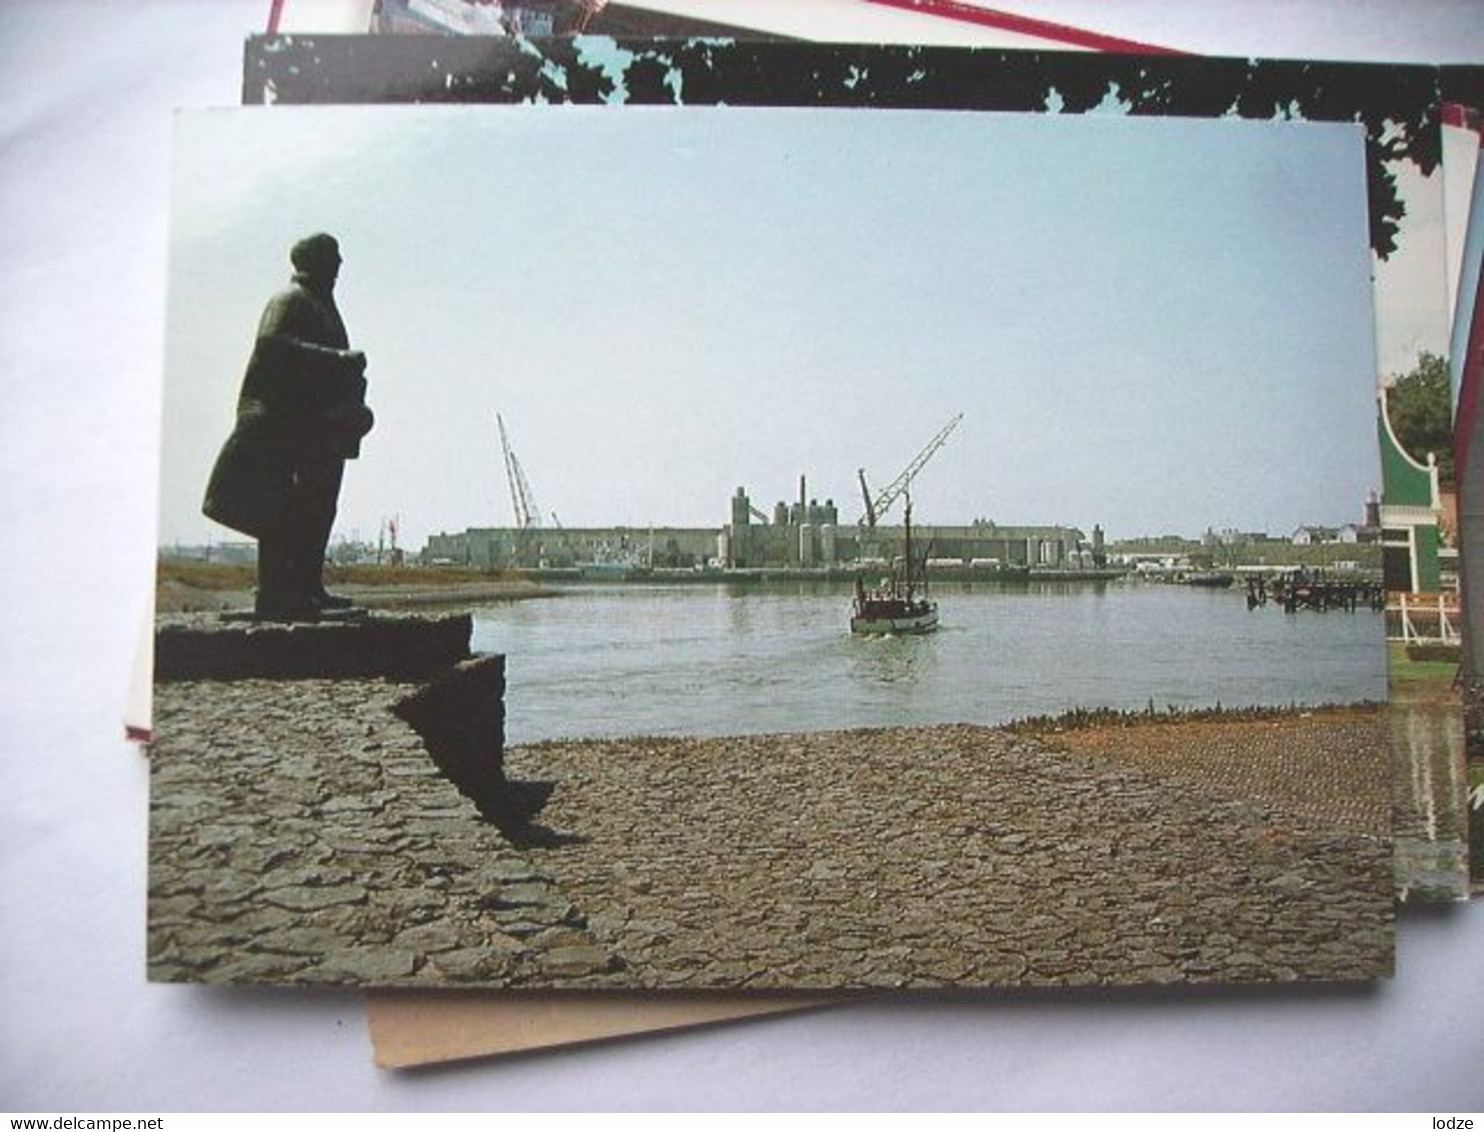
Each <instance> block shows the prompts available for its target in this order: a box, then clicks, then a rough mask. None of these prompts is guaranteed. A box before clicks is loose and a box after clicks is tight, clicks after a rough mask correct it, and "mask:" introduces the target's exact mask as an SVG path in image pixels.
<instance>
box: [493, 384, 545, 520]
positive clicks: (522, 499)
mask: <svg viewBox="0 0 1484 1132" xmlns="http://www.w3.org/2000/svg"><path fill="white" fill-rule="evenodd" d="M495 423H496V424H497V425H499V426H500V448H501V449H502V450H503V451H504V453H505V475H506V478H508V479H509V480H510V503H511V506H513V507H514V509H515V525H516V526H517V527H519V528H520V529H521V530H523V531H528V530H530V529H531V528H532V527H539V526H540V525H541V510H540V508H538V507H537V506H536V497H535V495H534V493H533V492H532V491H531V485H530V483H529V482H527V480H526V473H525V470H524V469H523V468H522V467H521V466H520V461H519V460H518V459H516V456H515V452H514V451H513V450H512V449H511V447H510V438H509V437H508V436H506V435H505V419H504V418H503V417H501V416H500V414H499V413H496V414H495Z"/></svg>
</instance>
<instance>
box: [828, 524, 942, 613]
mask: <svg viewBox="0 0 1484 1132" xmlns="http://www.w3.org/2000/svg"><path fill="white" fill-rule="evenodd" d="M903 522H904V528H903V529H904V538H903V542H904V545H903V554H902V570H901V572H900V573H898V572H897V570H896V569H895V568H893V570H892V573H891V576H890V577H889V578H886V579H884V580H883V581H882V584H881V585H880V586H878V587H877V588H876V589H869V590H868V589H867V588H866V584H865V582H864V581H862V580H861V577H860V575H858V574H857V575H856V579H855V604H854V605H853V606H852V607H851V613H850V631H851V632H852V633H859V634H880V635H886V634H905V633H931V632H932V631H933V630H934V629H936V628H937V627H938V603H937V602H935V601H930V600H929V599H928V596H927V570H926V565H925V563H926V556H924V561H923V562H918V561H917V560H916V559H915V558H914V556H913V554H912V501H911V500H910V499H909V500H908V501H907V511H906V517H905V519H904V520H903ZM919 583H920V585H921V592H919V590H918V585H919Z"/></svg>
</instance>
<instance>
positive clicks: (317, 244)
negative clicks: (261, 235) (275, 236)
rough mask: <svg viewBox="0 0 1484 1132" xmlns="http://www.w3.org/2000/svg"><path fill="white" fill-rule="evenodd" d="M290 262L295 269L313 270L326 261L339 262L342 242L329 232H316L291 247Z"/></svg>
mask: <svg viewBox="0 0 1484 1132" xmlns="http://www.w3.org/2000/svg"><path fill="white" fill-rule="evenodd" d="M289 262H290V263H292V264H293V265H294V270H295V271H313V270H314V269H315V268H316V267H319V266H322V265H323V264H325V263H339V262H340V244H339V242H338V241H337V240H336V239H335V237H334V236H331V235H330V234H329V233H328V232H316V233H315V234H314V235H312V236H305V237H304V238H303V239H302V240H300V241H299V242H298V243H297V244H295V245H294V246H293V247H292V248H290V249H289Z"/></svg>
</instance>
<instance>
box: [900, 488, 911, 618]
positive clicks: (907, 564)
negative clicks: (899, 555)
mask: <svg viewBox="0 0 1484 1132" xmlns="http://www.w3.org/2000/svg"><path fill="white" fill-rule="evenodd" d="M902 522H903V523H904V524H905V526H906V529H907V533H906V538H905V542H906V561H905V562H904V563H903V564H902V569H903V572H904V573H905V574H906V576H907V600H908V601H911V600H912V496H911V495H910V494H909V495H908V496H907V511H906V514H905V516H904V517H903V519H902Z"/></svg>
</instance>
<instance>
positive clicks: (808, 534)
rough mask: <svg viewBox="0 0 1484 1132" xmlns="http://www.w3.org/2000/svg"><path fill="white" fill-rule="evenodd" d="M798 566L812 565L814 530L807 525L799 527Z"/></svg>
mask: <svg viewBox="0 0 1484 1132" xmlns="http://www.w3.org/2000/svg"><path fill="white" fill-rule="evenodd" d="M799 565H800V566H813V565H814V528H813V527H812V526H811V525H810V524H808V523H801V524H800V525H799Z"/></svg>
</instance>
